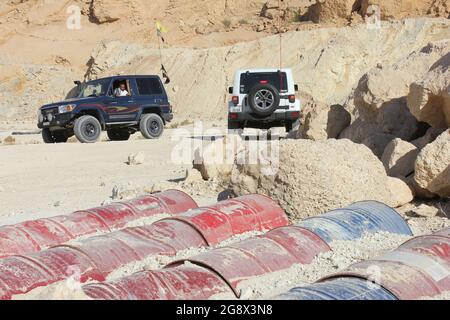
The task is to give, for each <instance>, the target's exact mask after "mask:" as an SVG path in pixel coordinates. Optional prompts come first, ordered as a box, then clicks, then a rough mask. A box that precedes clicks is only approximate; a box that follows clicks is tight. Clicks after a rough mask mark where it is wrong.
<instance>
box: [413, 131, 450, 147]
mask: <svg viewBox="0 0 450 320" xmlns="http://www.w3.org/2000/svg"><path fill="white" fill-rule="evenodd" d="M444 131H445V129H439V128H429V129H428V130H427V132H426V133H425V135H424V136H422V137H420V138H418V139H416V140H414V141H411V143H412V144H413V145H415V146H416V147H417V148H418V149H423V148H425V147H426V146H427V145H428V144H430V143H432V142H433V141H434V140H436V139H437V137H439V136H440V135H441V134H442V133H443V132H444Z"/></svg>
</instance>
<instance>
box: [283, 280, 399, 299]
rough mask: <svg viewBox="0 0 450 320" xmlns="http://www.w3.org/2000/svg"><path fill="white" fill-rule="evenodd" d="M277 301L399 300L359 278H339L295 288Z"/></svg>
mask: <svg viewBox="0 0 450 320" xmlns="http://www.w3.org/2000/svg"><path fill="white" fill-rule="evenodd" d="M275 299H276V300H397V298H396V297H395V296H394V295H393V294H392V293H390V292H389V291H387V290H386V289H384V288H383V287H381V286H379V285H377V284H374V283H371V282H368V281H367V280H364V279H359V278H339V279H334V280H330V281H326V282H323V283H315V284H312V285H310V286H305V287H299V288H294V289H292V290H290V291H288V292H287V293H285V294H282V295H279V296H278V297H276V298H275Z"/></svg>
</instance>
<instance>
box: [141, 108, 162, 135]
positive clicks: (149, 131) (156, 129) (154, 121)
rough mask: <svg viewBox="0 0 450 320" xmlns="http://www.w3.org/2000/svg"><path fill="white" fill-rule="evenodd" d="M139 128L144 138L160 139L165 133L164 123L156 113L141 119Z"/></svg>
mask: <svg viewBox="0 0 450 320" xmlns="http://www.w3.org/2000/svg"><path fill="white" fill-rule="evenodd" d="M139 128H140V130H141V133H142V135H143V136H144V138H146V139H158V138H159V137H161V136H162V134H163V132H164V121H163V119H162V118H161V117H160V116H159V115H157V114H155V113H151V114H145V115H143V116H142V118H141V123H140V124H139Z"/></svg>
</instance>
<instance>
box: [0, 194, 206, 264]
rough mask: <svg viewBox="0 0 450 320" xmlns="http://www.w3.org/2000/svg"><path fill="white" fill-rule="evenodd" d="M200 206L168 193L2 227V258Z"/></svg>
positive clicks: (0, 230)
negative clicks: (143, 219)
mask: <svg viewBox="0 0 450 320" xmlns="http://www.w3.org/2000/svg"><path fill="white" fill-rule="evenodd" d="M197 207H198V206H197V204H196V203H195V201H194V200H193V199H192V198H191V197H190V196H189V195H187V194H186V193H184V192H182V191H178V190H167V191H165V192H162V193H157V194H153V195H146V196H143V197H140V198H137V199H134V200H131V201H124V202H116V203H113V204H110V205H107V206H104V207H99V208H93V209H89V210H83V211H77V212H74V213H72V214H68V215H60V216H56V217H50V218H44V219H38V220H32V221H26V222H22V223H18V224H16V225H12V226H1V227H0V258H4V257H8V256H12V255H17V254H26V253H32V252H38V251H41V250H43V249H45V248H49V247H52V246H55V245H59V244H62V243H66V242H68V241H71V240H74V239H77V238H80V237H86V236H90V235H94V234H95V233H98V232H111V231H113V230H117V229H121V228H123V227H125V226H126V224H128V223H130V222H133V221H136V220H139V219H142V218H149V217H158V216H160V215H163V214H168V215H176V214H179V213H182V212H186V211H188V210H190V209H194V208H197Z"/></svg>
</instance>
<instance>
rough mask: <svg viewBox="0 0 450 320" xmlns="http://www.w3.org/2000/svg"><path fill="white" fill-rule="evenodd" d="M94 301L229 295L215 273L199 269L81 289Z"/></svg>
mask: <svg viewBox="0 0 450 320" xmlns="http://www.w3.org/2000/svg"><path fill="white" fill-rule="evenodd" d="M83 290H84V292H85V293H86V295H88V296H89V297H91V298H92V299H95V300H206V299H208V298H210V297H212V296H214V295H218V294H230V293H232V291H231V289H230V287H229V286H228V284H227V283H226V282H225V281H223V279H221V278H220V277H219V276H218V275H216V274H215V273H214V272H212V271H210V270H208V269H205V268H201V267H198V266H183V267H178V268H170V269H165V270H159V271H144V272H139V273H136V274H134V275H131V276H129V277H126V278H122V279H120V280H117V281H113V282H109V283H95V284H88V285H85V286H83Z"/></svg>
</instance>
